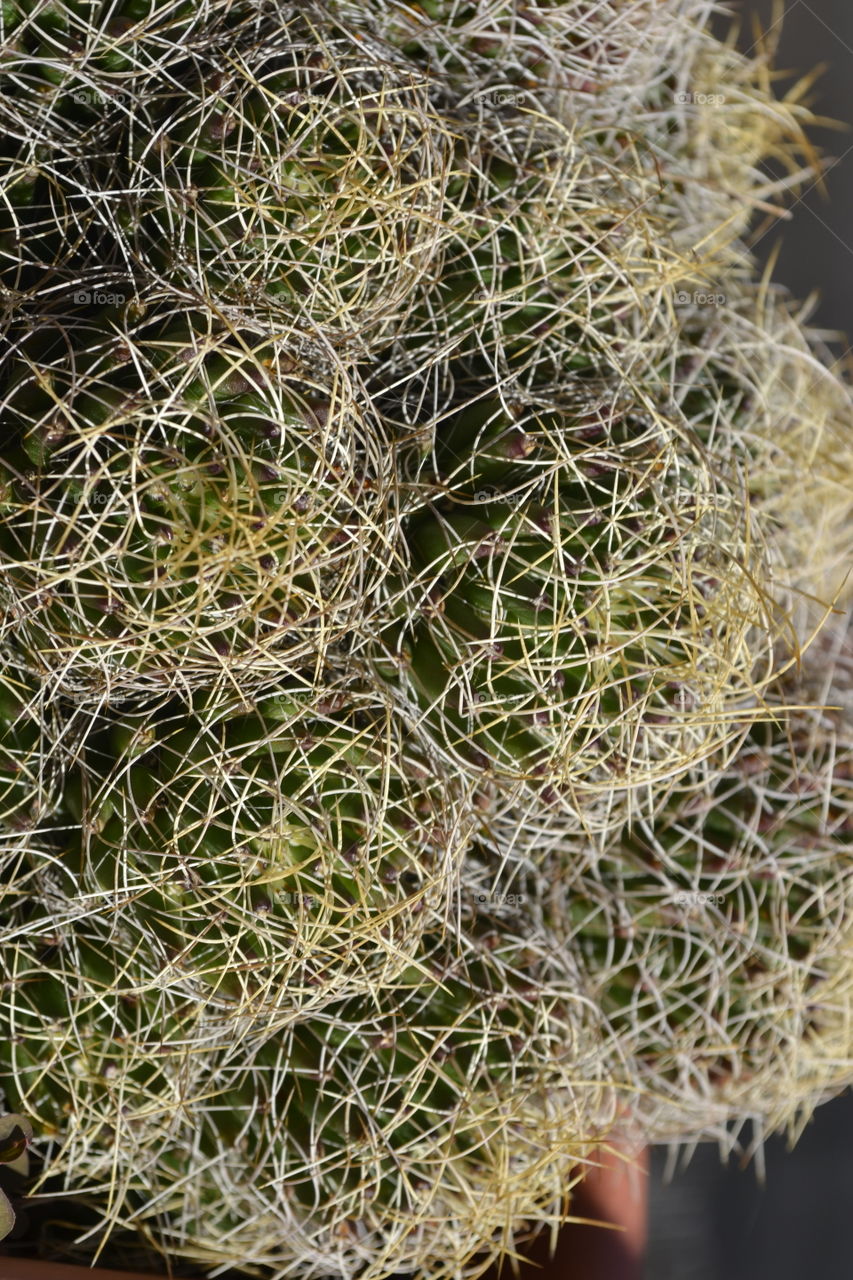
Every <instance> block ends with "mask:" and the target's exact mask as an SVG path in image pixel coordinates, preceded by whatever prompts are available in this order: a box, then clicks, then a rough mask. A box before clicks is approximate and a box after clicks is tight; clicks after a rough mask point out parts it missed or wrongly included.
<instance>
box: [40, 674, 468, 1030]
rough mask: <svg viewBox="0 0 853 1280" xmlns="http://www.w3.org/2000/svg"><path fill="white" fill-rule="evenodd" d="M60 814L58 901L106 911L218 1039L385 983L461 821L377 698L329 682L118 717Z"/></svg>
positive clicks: (444, 901) (432, 899)
mask: <svg viewBox="0 0 853 1280" xmlns="http://www.w3.org/2000/svg"><path fill="white" fill-rule="evenodd" d="M203 702H206V703H207V704H208V708H209V707H210V702H211V699H210V698H209V695H206V694H205V695H203ZM111 761H115V762H116V763H115V765H114V766H113V767H112V768H110V762H111ZM65 801H66V807H67V811H68V816H67V821H68V822H69V824H70V830H69V833H68V836H67V840H66V849H65V852H64V853H63V854H62V855H61V857H60V858H54V859H53V865H54V868H57V866H58V867H61V868H62V871H63V875H64V882H63V883H64V892H65V893H66V895H67V897H68V901H69V903H72V902H75V901H81V900H82V901H89V902H90V903H91V904H92V907H91V909H92V910H98V911H100V912H102V913H109V916H110V918H112V919H114V920H115V921H116V922H117V924H121V927H122V928H123V930H124V933H125V935H126V937H127V938H128V939H130V940H131V941H132V943H133V945H134V946H146V947H147V948H148V949H149V950H150V952H151V955H152V962H153V958H154V957H155V956H156V958H157V959H158V960H159V963H160V966H161V968H160V974H159V976H158V977H157V978H156V982H157V984H158V985H160V986H163V985H164V984H165V985H168V987H169V988H170V989H174V990H175V991H176V992H184V993H185V994H186V996H187V998H191V997H193V998H196V999H199V1000H203V1001H204V1002H205V1003H206V1004H207V1005H208V1007H209V1009H210V1016H211V1019H212V1020H215V1019H219V1021H220V1022H221V1023H222V1024H223V1027H224V1028H225V1029H226V1030H227V1029H228V1019H229V1018H232V1019H233V1018H234V1017H235V1016H238V1012H239V1016H240V1017H244V1016H246V1017H249V1020H250V1022H252V1021H255V1022H257V1021H260V1022H263V1024H264V1025H265V1026H266V1027H267V1028H268V1030H269V1031H272V1029H274V1027H275V1026H276V1025H278V1024H279V1023H280V1022H285V1023H286V1022H287V1021H290V1020H292V1019H293V1017H294V1016H295V1014H296V1013H297V1012H299V1011H300V1010H301V1009H303V1008H308V1007H310V1008H312V1009H314V1008H319V1007H321V1005H322V1003H323V1002H324V1001H328V999H330V998H331V997H333V996H335V995H340V994H346V993H348V992H355V991H361V990H365V989H369V990H373V989H375V988H376V986H377V984H385V983H387V982H389V981H390V980H391V979H392V978H393V977H394V976H395V975H396V974H397V973H398V972H399V971H400V970H401V969H403V968H404V967H405V966H406V965H407V964H408V963H409V962H410V959H411V956H412V954H413V951H414V949H415V947H416V945H417V939H418V937H419V936H420V934H421V933H423V931H424V929H425V927H427V922H428V921H429V920H430V919H431V918H432V917H433V915H434V914H435V913H438V914H440V915H444V914H446V912H447V910H448V908H449V905H450V897H449V895H450V890H451V887H452V885H453V884H454V882H455V879H456V877H457V875H458V872H459V866H460V863H461V860H462V857H463V855H464V853H465V851H466V849H467V847H468V845H469V844H470V842H471V838H472V834H473V831H474V825H475V817H474V815H475V812H476V811H475V809H474V807H473V806H472V804H471V802H470V797H469V795H468V794H467V793H466V790H465V788H464V787H462V786H460V785H457V784H456V783H455V782H454V781H453V780H450V781H448V780H441V781H440V780H439V779H438V778H437V776H436V774H435V764H434V762H433V761H432V760H431V758H430V754H429V749H428V744H427V745H426V749H425V744H424V743H423V741H422V740H421V738H420V736H419V735H418V734H416V733H415V732H413V731H406V729H405V725H404V722H403V720H402V719H401V717H399V716H397V715H395V713H394V709H393V707H392V705H391V704H390V703H389V702H388V701H387V699H384V698H382V697H377V696H376V695H375V694H373V693H371V692H370V691H369V690H366V691H365V690H359V689H358V688H346V687H342V688H334V687H330V688H329V689H328V690H327V691H325V692H324V694H323V696H322V700H319V699H318V698H317V695H316V694H312V691H311V689H310V688H308V689H305V688H302V689H300V688H290V689H287V688H284V689H282V688H279V687H273V688H272V689H270V690H268V691H266V692H265V693H264V695H263V696H262V697H259V698H258V700H257V702H256V703H255V704H245V703H234V702H232V703H230V704H228V703H224V704H221V705H217V706H216V707H215V710H210V709H208V711H207V712H206V711H205V709H204V705H200V706H198V707H196V708H194V709H193V711H192V712H190V711H188V709H184V708H182V707H181V706H180V705H177V706H175V705H173V704H171V703H169V704H166V705H165V706H164V707H161V708H160V709H159V710H158V712H157V713H156V714H155V715H150V714H141V715H139V716H137V717H135V718H133V717H130V716H129V715H125V716H123V717H122V719H121V720H120V721H118V722H113V723H112V724H109V723H108V724H107V726H105V728H104V730H103V732H102V733H101V734H92V735H90V738H89V741H88V743H87V746H86V748H85V755H84V756H83V757H82V760H81V765H80V767H79V768H78V769H77V770H76V771H75V773H74V775H73V776H72V777H70V778H69V780H68V782H67V783H66V788H65ZM36 861H37V860H36Z"/></svg>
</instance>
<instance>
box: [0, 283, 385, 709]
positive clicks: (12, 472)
mask: <svg viewBox="0 0 853 1280" xmlns="http://www.w3.org/2000/svg"><path fill="white" fill-rule="evenodd" d="M134 309H137V310H138V309H140V308H139V307H137V306H136V304H131V305H129V306H128V307H125V308H124V318H123V319H116V318H114V315H113V314H111V312H113V313H114V312H115V310H116V308H115V307H113V308H110V309H108V310H102V309H100V308H98V307H91V306H89V307H86V306H85V304H81V310H83V315H79V316H75V317H74V318H73V320H72V321H71V323H68V322H66V321H65V320H59V319H51V318H49V317H46V318H45V319H44V320H43V321H42V322H41V323H39V324H37V325H35V326H34V327H33V328H32V329H30V330H28V331H26V332H24V333H23V334H22V336H21V337H20V341H18V342H16V343H15V344H14V346H12V347H11V348H10V351H11V356H10V360H9V368H8V373H9V380H10V389H9V391H8V392H7V395H6V398H5V416H6V417H7V418H8V420H9V421H10V423H11V424H13V426H14V427H15V428H16V437H15V438H16V444H17V447H16V448H15V449H14V451H13V450H7V452H6V454H5V457H4V461H3V474H4V496H5V502H4V504H3V512H2V525H0V538H2V540H3V550H4V558H5V561H6V569H5V574H6V581H7V583H8V584H9V590H10V592H12V593H13V598H14V599H15V600H16V601H17V602H18V603H19V605H20V608H21V609H22V611H23V612H22V622H21V631H22V634H23V636H24V637H25V645H26V651H27V652H28V653H29V654H30V655H31V659H30V660H31V664H32V668H33V671H34V673H35V674H38V675H40V676H42V677H43V678H47V679H49V680H50V681H52V682H53V684H54V687H55V688H56V689H57V690H61V691H62V692H65V693H68V694H70V695H71V696H73V697H76V698H78V699H80V700H82V701H86V700H88V701H90V702H94V701H96V700H98V699H101V698H103V697H104V696H106V697H111V698H116V699H121V698H123V697H124V698H127V697H130V696H134V695H135V696H141V695H145V694H151V693H153V694H156V693H158V692H160V691H163V690H168V689H170V688H175V687H182V688H193V687H196V686H198V685H199V684H203V683H205V682H208V681H211V680H214V681H215V680H216V678H217V677H218V676H222V674H223V673H224V672H225V671H227V670H229V669H230V670H240V671H243V672H245V679H244V685H245V686H246V687H248V686H249V685H251V683H252V681H253V680H257V679H262V678H263V677H266V678H267V679H269V678H271V677H272V678H273V679H274V678H275V675H276V674H280V673H281V672H283V671H287V670H291V671H293V670H296V669H298V668H299V666H300V664H302V665H305V664H306V663H310V662H315V663H316V662H317V659H318V657H319V658H320V659H322V655H323V652H324V650H325V648H326V646H327V644H328V643H330V642H331V641H333V640H335V639H340V637H341V636H342V635H343V634H344V633H345V632H347V631H348V630H350V629H352V628H354V627H355V626H356V625H357V624H361V625H365V623H366V622H367V619H368V617H369V603H370V598H371V594H372V593H374V592H375V590H376V586H377V584H378V582H379V581H380V580H381V577H382V575H383V572H384V571H385V568H386V561H387V557H388V554H389V550H390V548H389V538H390V532H391V524H390V517H389V514H388V508H387V499H386V493H387V488H388V485H389V466H388V454H387V452H385V453H384V454H383V450H384V447H385V446H384V442H383V440H382V436H381V431H380V427H379V425H378V424H377V423H375V422H373V423H371V424H369V425H368V423H367V421H366V420H365V415H364V412H363V411H362V409H361V407H360V404H359V396H358V387H357V385H353V383H352V380H351V379H350V378H349V377H347V375H346V373H345V372H343V373H342V372H341V371H340V370H335V371H334V372H331V373H329V375H328V376H322V375H320V373H319V372H315V371H313V370H312V371H309V370H308V369H306V368H305V367H304V366H303V365H302V363H301V362H297V361H296V360H295V359H294V358H292V357H291V356H289V355H288V354H287V350H286V346H285V344H283V343H280V342H277V341H276V339H275V338H274V337H272V336H263V337H260V336H253V335H252V334H251V333H250V334H245V333H242V332H240V331H238V330H235V329H233V328H232V327H231V326H228V325H224V324H221V323H220V324H219V325H216V324H215V323H213V322H212V319H211V317H205V316H204V314H200V313H196V312H185V311H182V310H175V309H173V308H164V307H163V306H162V305H160V306H158V305H157V304H154V305H153V306H152V308H151V310H150V311H146V312H145V314H143V316H142V317H140V318H138V319H136V320H133V319H131V318H130V313H131V312H133V311H134ZM87 311H88V312H92V311H94V314H86V312H87Z"/></svg>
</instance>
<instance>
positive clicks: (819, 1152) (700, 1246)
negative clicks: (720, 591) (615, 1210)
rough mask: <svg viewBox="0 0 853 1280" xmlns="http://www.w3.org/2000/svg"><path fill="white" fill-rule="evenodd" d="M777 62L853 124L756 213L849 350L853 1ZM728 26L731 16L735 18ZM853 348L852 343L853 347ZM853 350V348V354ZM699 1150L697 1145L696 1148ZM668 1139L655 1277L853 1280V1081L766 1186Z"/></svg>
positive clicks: (749, 13)
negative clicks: (681, 1161) (820, 177)
mask: <svg viewBox="0 0 853 1280" xmlns="http://www.w3.org/2000/svg"><path fill="white" fill-rule="evenodd" d="M726 8H727V9H728V10H729V11H730V12H733V13H734V12H737V13H738V14H739V15H740V16H741V18H742V24H743V31H742V33H741V38H740V41H739V44H740V47H741V48H742V49H744V50H746V49H749V48H750V46H752V45H753V44H754V40H755V34H754V32H753V30H752V18H753V15H757V16H758V17H759V18H760V19H761V21H762V25H763V27H764V29H765V30H766V29H767V28H769V27H771V26H772V25H773V3H772V0H740V2H737V0H729V3H728V4H727V5H726ZM784 9H785V15H784V20H783V22H782V26H781V39H780V43H779V49H778V54H777V57H776V66H777V67H778V68H779V69H782V70H785V71H789V72H790V73H791V74H790V75H787V76H785V77H783V78H782V79H780V80H779V82H778V83H777V86H776V92H777V94H781V93H783V92H784V91H785V89H786V88H787V87H788V86H790V85H792V84H793V83H795V82H796V80H797V79H798V78H799V77H800V76H801V75H803V74H804V73H806V72H808V71H810V70H811V69H813V68H814V67H816V66H818V65H819V64H825V65H826V70H825V72H824V74H822V75H821V77H820V78H819V79H818V81H817V82H816V84H815V85H814V87H813V89H812V97H813V102H812V109H813V110H814V111H815V113H816V114H817V115H819V116H826V117H831V118H833V119H836V120H842V121H844V122H845V123H846V124H847V125H848V129H847V130H844V131H841V130H838V129H829V128H815V129H812V130H811V131H810V137H811V139H812V141H813V142H814V143H815V144H816V145H817V146H818V147H819V148H820V149H821V151H822V152H823V153H824V162H825V175H826V187H827V193H828V197H829V199H828V200H827V198H826V197H825V196H824V195H822V194H821V192H820V190H819V189H818V187H817V186H816V185H814V184H807V186H808V189H807V190H806V191H805V192H804V194H803V195H802V197H801V198H800V199H799V200H797V201H796V202H792V201H790V200H789V201H788V207H790V208H791V209H792V212H793V219H792V221H790V222H779V221H774V222H773V223H772V224H770V225H768V224H763V223H761V222H760V221H758V222H756V224H755V232H754V234H753V237H752V241H753V243H754V248H755V252H756V254H757V255H758V256H759V258H760V259H761V260H762V261H765V260H766V259H767V258H768V256H769V255H770V253H771V250H772V249H773V248H774V246H775V245H776V244H777V242H778V241H780V240H781V243H782V248H781V252H780V256H779V259H778V262H777V265H776V269H775V273H774V274H775V278H776V279H777V280H779V281H780V282H781V283H784V284H786V285H787V286H788V288H789V289H790V290H791V291H792V293H793V294H794V295H795V296H796V297H797V298H799V299H803V300H804V299H805V298H807V297H809V296H810V295H811V294H812V293H814V292H815V291H818V292H819V294H820V301H819V305H818V307H817V310H816V311H815V313H814V315H813V317H812V320H811V323H812V324H814V325H817V326H819V327H821V328H823V329H827V330H841V331H843V332H844V333H845V334H846V335H848V336H847V337H846V338H844V339H843V340H842V339H838V340H836V341H835V342H833V343H832V344H831V346H832V349H833V352H834V354H835V355H836V356H837V357H839V359H841V358H842V357H844V355H845V353H847V352H848V347H849V342H850V339H851V338H853V129H851V128H850V127H849V126H851V125H853V0H786V3H785V6H784ZM721 29H722V28H721ZM848 355H849V353H848ZM847 363H849V358H848V362H847ZM685 1154H686V1153H685ZM666 1164H667V1151H666V1150H665V1149H656V1150H655V1151H654V1152H653V1156H652V1176H651V1182H650V1188H649V1192H650V1203H651V1212H650V1217H651V1223H650V1226H651V1240H650V1246H649V1253H648V1262H647V1268H646V1276H647V1280H795V1278H796V1280H803V1277H806V1278H807V1280H850V1278H851V1277H853V1247H851V1211H853V1094H851V1093H850V1092H848V1093H847V1094H845V1095H844V1096H843V1097H841V1098H836V1099H833V1100H832V1101H830V1102H828V1103H826V1104H825V1105H824V1106H823V1107H820V1108H818V1110H817V1112H816V1113H815V1116H814V1118H813V1120H812V1121H811V1123H810V1124H809V1126H808V1128H807V1129H806V1131H805V1133H804V1134H803V1136H802V1138H801V1139H800V1141H799V1143H798V1144H797V1146H796V1147H795V1149H794V1151H793V1152H788V1151H787V1149H786V1144H785V1141H784V1139H783V1138H776V1139H772V1140H771V1141H770V1142H769V1143H768V1144H767V1145H766V1149H765V1164H766V1185H765V1186H764V1187H763V1188H762V1187H760V1186H759V1184H758V1181H757V1177H756V1170H755V1168H754V1167H752V1166H750V1167H748V1168H746V1169H740V1168H739V1167H738V1161H737V1160H736V1159H734V1158H733V1159H732V1160H730V1161H729V1163H728V1164H726V1165H723V1164H721V1160H720V1155H719V1152H718V1150H717V1148H716V1146H711V1145H703V1146H701V1147H699V1148H698V1149H697V1151H696V1153H695V1155H693V1157H692V1159H691V1160H690V1162H689V1164H688V1165H687V1168H686V1169H678V1168H677V1169H676V1171H675V1172H674V1173H673V1176H672V1180H671V1181H670V1182H669V1183H668V1184H665V1183H664V1174H665V1172H666Z"/></svg>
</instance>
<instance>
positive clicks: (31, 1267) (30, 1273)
mask: <svg viewBox="0 0 853 1280" xmlns="http://www.w3.org/2000/svg"><path fill="white" fill-rule="evenodd" d="M0 1280H165V1276H162V1277H161V1276H152V1275H145V1276H144V1275H141V1274H140V1273H139V1272H138V1271H110V1270H106V1269H104V1270H102V1269H101V1268H100V1267H95V1268H94V1269H93V1268H91V1267H76V1266H71V1265H70V1264H69V1263H67V1262H41V1261H39V1260H33V1259H31V1258H4V1257H2V1256H0Z"/></svg>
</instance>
